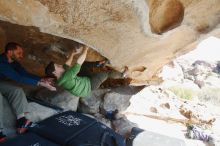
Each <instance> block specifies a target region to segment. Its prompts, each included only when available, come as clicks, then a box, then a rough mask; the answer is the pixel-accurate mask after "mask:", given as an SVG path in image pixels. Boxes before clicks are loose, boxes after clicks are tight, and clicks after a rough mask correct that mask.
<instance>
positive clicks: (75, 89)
mask: <svg viewBox="0 0 220 146" xmlns="http://www.w3.org/2000/svg"><path fill="white" fill-rule="evenodd" d="M63 67H64V69H65V72H64V73H63V74H62V76H61V77H60V78H59V79H58V81H57V84H58V85H59V86H62V87H63V88H64V89H66V90H67V91H69V92H70V93H72V94H73V95H75V96H79V97H88V96H89V95H90V93H91V82H90V79H89V78H88V77H79V76H77V74H78V73H79V71H80V68H81V65H79V64H77V63H76V64H75V65H73V66H72V67H69V66H67V65H66V64H64V66H63Z"/></svg>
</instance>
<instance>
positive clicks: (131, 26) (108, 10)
mask: <svg viewBox="0 0 220 146" xmlns="http://www.w3.org/2000/svg"><path fill="white" fill-rule="evenodd" d="M0 5H1V8H0V19H1V20H3V21H8V22H11V23H16V24H19V25H24V26H34V27H37V28H39V30H40V31H41V32H45V33H49V34H52V35H56V36H60V37H63V38H68V39H71V40H75V41H77V42H81V43H84V44H86V45H88V46H90V47H92V48H93V49H95V50H96V51H98V52H99V53H100V54H101V55H102V56H104V57H107V58H108V59H109V60H110V61H111V63H112V65H113V66H114V67H115V68H116V69H118V70H122V68H123V67H124V66H128V67H129V71H130V72H129V77H131V78H132V79H133V80H132V82H131V83H132V84H136V85H140V84H147V83H149V80H150V78H152V77H153V75H154V74H156V72H157V71H158V70H159V69H160V68H161V67H162V66H163V65H164V64H167V63H168V62H169V61H171V60H172V59H173V58H175V57H176V56H178V55H180V54H182V53H185V52H187V51H188V50H192V49H193V48H194V47H193V46H194V45H195V44H196V43H198V42H199V41H200V40H201V39H203V38H205V37H206V34H207V35H210V33H211V32H212V31H213V30H216V31H215V32H214V33H212V35H215V36H219V34H220V31H219V29H217V28H218V27H219V25H218V24H219V21H220V17H219V16H220V15H219V13H220V1H219V0H209V1H207V0H118V1H111V0H103V1H100V0H93V1H89V0H84V1H80V0H73V1H70V0H59V1H58V0H39V1H36V0H16V1H15V0H14V1H0ZM207 10H208V11H207ZM177 26H178V27H177ZM172 28H173V29H172ZM168 29H172V30H170V31H168ZM151 30H153V31H154V32H156V33H152V32H151ZM6 31H10V30H6ZM164 31H166V32H164ZM0 32H1V31H0ZM162 32H164V33H163V34H161V35H158V34H157V33H162ZM1 35H2V34H1ZM6 38H7V36H6ZM25 39H28V38H25ZM42 39H43V38H42ZM5 40H7V41H10V40H11V39H5ZM3 43H4V42H3ZM29 45H32V44H29ZM1 46H4V45H1ZM67 52H69V51H67ZM51 54H53V53H51ZM39 58H40V57H39ZM37 59H38V58H37ZM42 60H44V59H42Z"/></svg>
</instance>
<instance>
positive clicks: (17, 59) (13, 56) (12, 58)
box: [11, 54, 20, 61]
mask: <svg viewBox="0 0 220 146" xmlns="http://www.w3.org/2000/svg"><path fill="white" fill-rule="evenodd" d="M11 60H12V61H19V60H20V59H19V58H17V57H16V56H15V55H14V54H12V57H11Z"/></svg>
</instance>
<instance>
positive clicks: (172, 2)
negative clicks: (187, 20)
mask: <svg viewBox="0 0 220 146" xmlns="http://www.w3.org/2000/svg"><path fill="white" fill-rule="evenodd" d="M150 7H151V10H150V14H149V15H150V25H151V29H152V31H153V32H155V33H159V34H160V33H162V32H165V31H167V30H168V29H171V28H174V27H176V26H177V25H179V24H180V23H181V22H182V20H183V16H184V7H183V5H182V3H181V2H179V0H154V1H152V2H151V6H150Z"/></svg>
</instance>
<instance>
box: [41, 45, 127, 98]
mask: <svg viewBox="0 0 220 146" xmlns="http://www.w3.org/2000/svg"><path fill="white" fill-rule="evenodd" d="M87 51H88V47H85V48H83V47H80V48H79V49H76V52H75V51H73V52H72V54H71V55H70V57H69V58H68V60H67V61H66V63H65V64H64V65H59V64H56V63H54V62H50V63H49V64H48V66H47V67H46V69H45V73H46V74H47V75H48V76H51V77H52V76H53V77H55V78H56V79H57V85H58V86H61V87H63V88H64V89H66V90H67V91H69V92H70V93H72V94H73V95H75V96H79V97H84V98H86V97H89V96H90V93H91V90H94V89H97V88H99V86H100V85H101V84H102V83H103V82H104V81H105V80H106V79H107V78H108V77H112V78H121V77H122V76H123V74H122V73H117V72H113V71H107V72H101V73H98V74H94V75H92V76H83V77H81V76H79V75H77V74H78V73H79V72H80V69H81V66H82V64H83V62H84V61H85V59H86V55H87ZM77 54H80V55H79V57H78V59H77V61H76V63H75V64H74V65H73V66H71V64H72V61H73V58H74V56H75V55H77Z"/></svg>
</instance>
